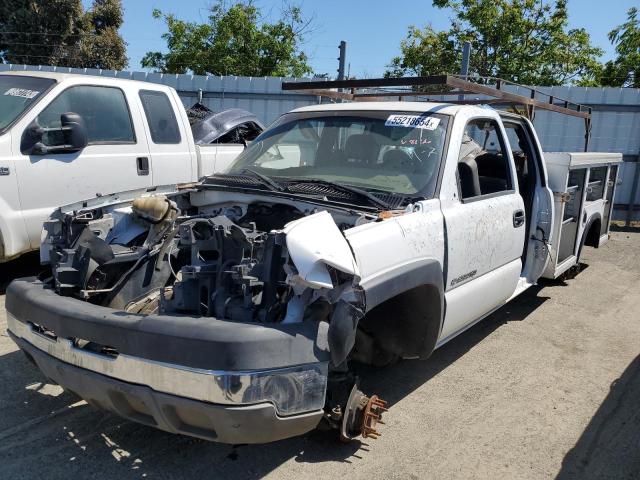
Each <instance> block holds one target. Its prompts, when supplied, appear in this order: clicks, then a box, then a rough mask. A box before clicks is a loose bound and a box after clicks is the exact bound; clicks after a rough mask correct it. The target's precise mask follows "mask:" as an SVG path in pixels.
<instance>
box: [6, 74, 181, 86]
mask: <svg viewBox="0 0 640 480" xmlns="http://www.w3.org/2000/svg"><path fill="white" fill-rule="evenodd" d="M0 75H15V76H23V77H39V78H50V79H52V80H55V81H56V82H58V83H62V82H64V81H67V80H76V79H89V80H85V81H94V80H96V81H99V82H100V83H104V84H109V83H113V82H118V83H120V82H127V83H130V84H136V85H138V86H139V87H144V86H146V88H149V86H150V85H153V88H156V87H157V88H158V89H166V88H168V86H167V85H163V84H161V83H153V82H143V81H140V80H130V79H128V78H121V77H110V76H109V77H107V76H101V75H87V74H84V73H60V72H47V71H41V70H8V71H0Z"/></svg>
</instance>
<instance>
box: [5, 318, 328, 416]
mask: <svg viewBox="0 0 640 480" xmlns="http://www.w3.org/2000/svg"><path fill="white" fill-rule="evenodd" d="M34 320H35V319H34ZM7 327H8V330H9V331H10V332H11V333H12V334H13V335H14V336H15V337H17V338H19V339H22V340H24V341H25V342H27V343H28V344H30V345H31V346H33V347H35V348H37V349H38V350H40V351H42V352H44V353H46V354H48V355H50V356H51V357H54V358H55V359H57V360H59V361H61V362H64V363H66V364H69V365H72V366H75V367H78V368H81V369H84V370H88V371H91V372H94V373H98V374H101V375H104V376H106V377H110V378H113V379H116V380H119V381H122V382H127V383H132V384H137V385H142V386H145V387H149V388H150V389H152V390H154V391H156V392H160V393H165V394H169V395H175V396H179V397H182V398H187V399H191V400H197V401H203V402H209V403H215V404H219V405H229V406H244V405H256V404H259V403H265V402H269V403H271V404H273V405H274V406H275V408H276V411H277V414H278V415H280V416H287V415H296V414H300V413H305V412H312V411H318V410H321V409H322V408H323V407H324V402H325V394H326V386H327V370H328V365H327V362H318V363H311V364H305V365H296V366H291V367H287V368H278V369H271V370H255V371H214V370H205V369H198V368H192V367H185V366H180V365H174V364H169V363H164V362H158V361H153V360H148V359H143V358H139V357H135V356H131V355H126V354H115V355H113V356H111V355H103V354H99V353H95V352H92V351H88V350H85V349H83V348H80V347H78V346H77V345H76V343H75V342H74V341H73V340H70V339H66V338H59V337H56V336H55V335H51V334H45V333H43V332H41V331H39V330H38V326H37V324H36V323H35V322H34V323H23V322H21V321H19V320H18V319H16V318H15V317H14V316H13V315H11V314H10V313H9V312H7Z"/></svg>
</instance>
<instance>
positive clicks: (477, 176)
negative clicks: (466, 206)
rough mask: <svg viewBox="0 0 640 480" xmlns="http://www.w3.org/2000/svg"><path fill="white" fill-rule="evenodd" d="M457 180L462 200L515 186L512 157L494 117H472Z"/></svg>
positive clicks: (503, 190) (461, 148)
mask: <svg viewBox="0 0 640 480" xmlns="http://www.w3.org/2000/svg"><path fill="white" fill-rule="evenodd" d="M458 181H459V184H460V192H461V195H462V199H463V200H467V199H471V198H476V197H481V196H483V195H491V194H494V193H500V192H507V191H511V190H512V189H513V182H512V176H511V167H510V165H509V156H508V155H507V150H506V148H505V142H504V141H503V139H502V136H501V135H500V131H499V128H498V124H497V122H496V121H495V120H491V119H477V120H472V121H470V122H469V123H468V124H467V126H466V127H465V131H464V136H463V141H462V145H461V147H460V155H459V157H458Z"/></svg>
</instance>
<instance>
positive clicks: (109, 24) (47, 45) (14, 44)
mask: <svg viewBox="0 0 640 480" xmlns="http://www.w3.org/2000/svg"><path fill="white" fill-rule="evenodd" d="M121 25H122V4H121V0H94V2H93V5H92V7H91V9H89V10H87V11H85V10H84V8H83V6H82V1H81V0H3V1H2V2H1V3H0V61H2V62H5V63H25V64H37V65H57V66H65V67H87V68H108V69H122V68H124V67H126V65H127V58H126V55H125V48H126V45H125V43H124V41H123V40H122V37H121V36H120V34H119V33H118V29H119V28H120V26H121Z"/></svg>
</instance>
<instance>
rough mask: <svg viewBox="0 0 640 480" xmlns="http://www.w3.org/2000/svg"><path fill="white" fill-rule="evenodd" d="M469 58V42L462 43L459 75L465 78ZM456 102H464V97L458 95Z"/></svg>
mask: <svg viewBox="0 0 640 480" xmlns="http://www.w3.org/2000/svg"><path fill="white" fill-rule="evenodd" d="M470 58H471V42H469V41H467V42H464V44H463V46H462V65H460V75H461V76H462V77H464V79H465V80H466V77H467V76H468V75H469V59H470ZM458 100H460V101H461V102H462V101H463V100H464V95H458Z"/></svg>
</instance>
